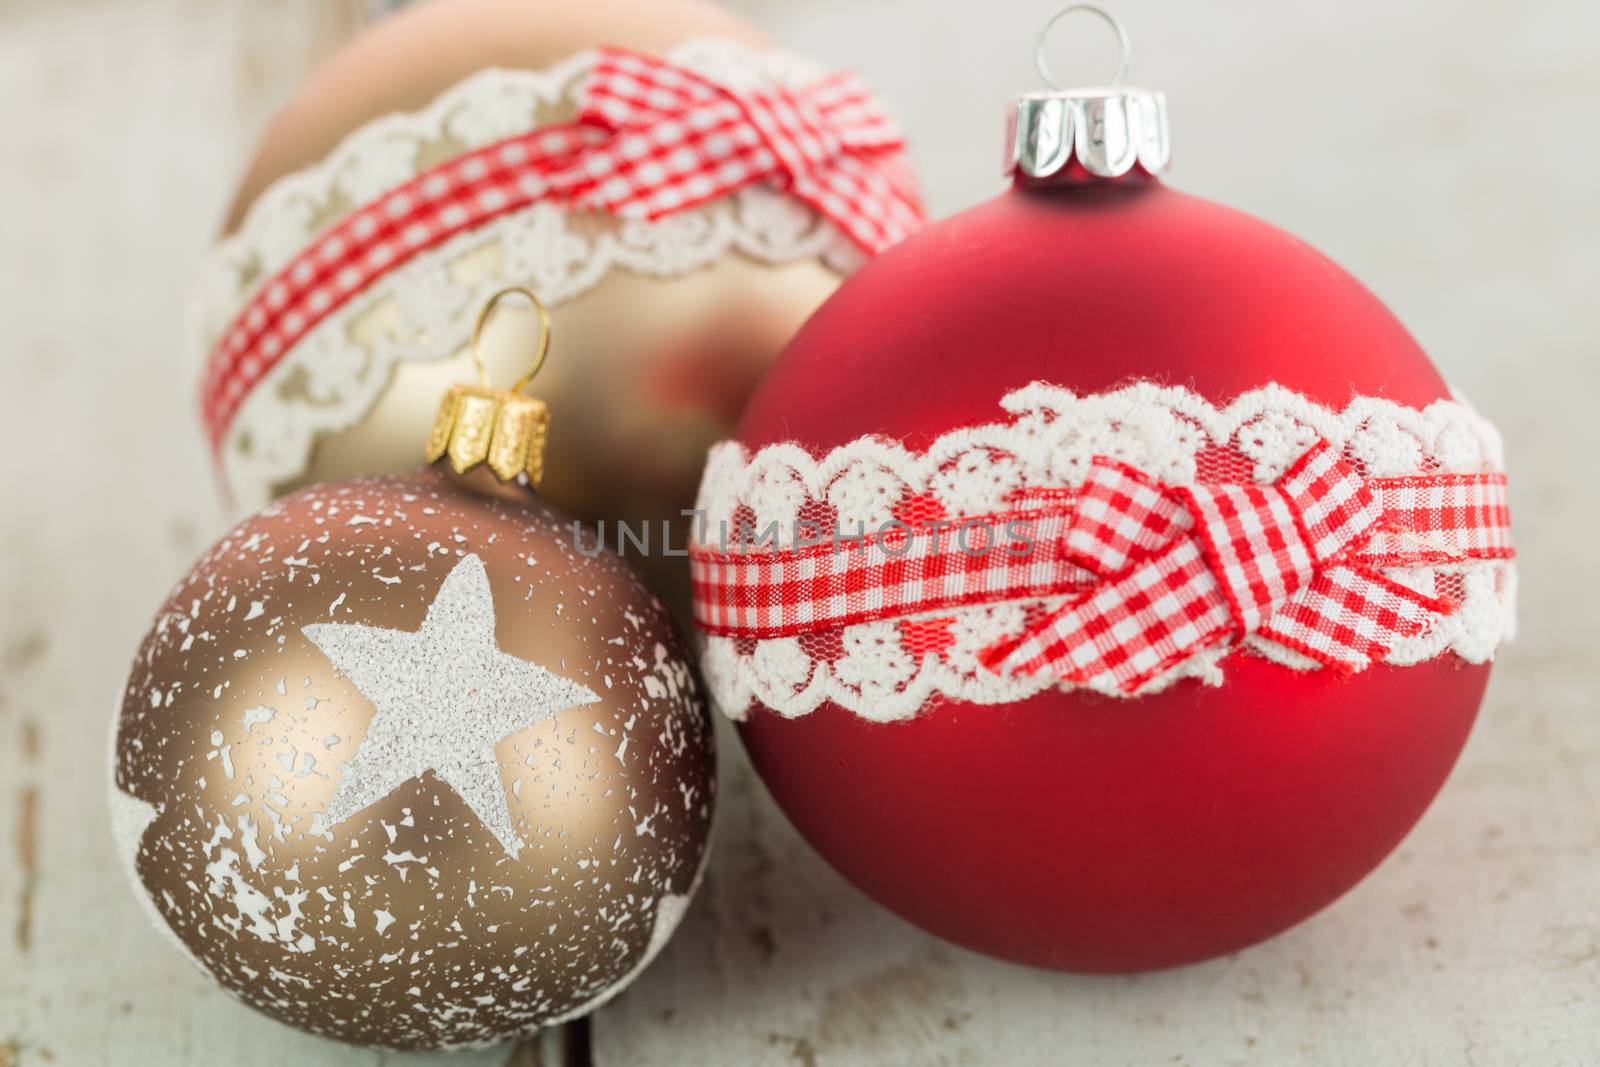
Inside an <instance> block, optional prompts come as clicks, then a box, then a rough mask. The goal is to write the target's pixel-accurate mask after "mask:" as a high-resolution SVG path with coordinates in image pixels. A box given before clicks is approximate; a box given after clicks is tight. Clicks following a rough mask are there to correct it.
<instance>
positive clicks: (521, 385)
mask: <svg viewBox="0 0 1600 1067" xmlns="http://www.w3.org/2000/svg"><path fill="white" fill-rule="evenodd" d="M508 296H524V297H527V299H528V302H529V303H530V304H532V305H533V309H534V310H535V311H537V312H538V313H539V347H538V350H537V351H536V352H534V355H533V366H532V367H530V368H528V372H527V373H526V374H524V375H523V376H522V377H520V378H518V379H517V384H516V385H513V386H512V387H511V391H512V392H513V393H520V392H522V390H523V389H525V388H527V385H528V383H529V382H531V381H533V376H534V375H536V374H538V373H539V368H540V367H543V366H544V357H545V356H546V354H548V353H549V351H550V309H549V308H547V307H545V306H544V301H543V300H540V299H539V298H538V296H536V295H535V294H534V292H533V290H531V289H525V288H523V287H522V286H520V285H513V286H510V287H508V288H505V289H502V290H500V291H499V292H498V293H495V294H494V295H493V296H491V297H490V298H489V299H488V301H487V302H486V303H485V304H484V305H483V308H482V310H480V311H479V312H478V321H477V322H475V323H474V324H473V326H472V362H473V363H475V364H476V365H477V367H478V381H479V382H481V383H482V384H483V385H485V386H488V384H489V371H488V368H487V367H486V366H485V365H484V362H483V329H484V327H485V326H487V325H488V324H489V317H490V316H491V315H493V314H494V309H495V306H496V305H498V304H499V303H500V301H501V300H503V299H505V298H506V297H508Z"/></svg>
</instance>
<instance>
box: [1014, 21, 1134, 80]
mask: <svg viewBox="0 0 1600 1067" xmlns="http://www.w3.org/2000/svg"><path fill="white" fill-rule="evenodd" d="M1077 11H1083V12H1086V13H1087V14H1090V15H1095V16H1097V17H1098V18H1099V19H1100V20H1101V21H1103V22H1104V23H1105V24H1106V25H1107V26H1110V27H1111V29H1112V31H1113V32H1115V33H1116V35H1117V43H1118V44H1119V45H1120V46H1121V49H1122V53H1121V56H1120V57H1119V59H1118V62H1117V74H1116V77H1114V78H1112V79H1111V85H1110V87H1111V88H1113V89H1115V88H1117V87H1118V86H1120V85H1121V84H1122V80H1123V79H1124V78H1126V77H1127V76H1128V61H1129V60H1130V59H1131V58H1132V56H1133V42H1132V41H1131V40H1129V38H1128V30H1127V28H1126V27H1125V26H1123V25H1122V23H1120V22H1118V21H1117V17H1116V16H1115V15H1113V14H1111V12H1109V11H1107V10H1106V9H1105V8H1103V7H1096V6H1095V5H1094V4H1068V5H1067V6H1066V7H1063V8H1061V9H1059V10H1057V11H1056V13H1055V14H1054V15H1051V16H1050V17H1049V18H1047V19H1045V21H1044V25H1043V26H1041V27H1039V36H1038V37H1036V38H1035V39H1034V42H1033V66H1034V69H1036V70H1037V71H1038V72H1039V77H1041V78H1043V79H1044V83H1045V84H1046V85H1048V86H1049V87H1050V88H1052V89H1055V90H1057V91H1059V90H1061V89H1062V88H1063V86H1062V85H1061V84H1060V83H1059V82H1057V81H1056V79H1055V75H1053V74H1051V73H1050V64H1049V62H1047V61H1046V60H1045V58H1044V46H1045V45H1046V44H1047V43H1048V42H1049V40H1050V31H1051V30H1053V29H1055V26H1056V23H1058V22H1060V21H1061V20H1062V19H1064V18H1066V17H1067V16H1068V15H1071V14H1073V13H1074V12H1077Z"/></svg>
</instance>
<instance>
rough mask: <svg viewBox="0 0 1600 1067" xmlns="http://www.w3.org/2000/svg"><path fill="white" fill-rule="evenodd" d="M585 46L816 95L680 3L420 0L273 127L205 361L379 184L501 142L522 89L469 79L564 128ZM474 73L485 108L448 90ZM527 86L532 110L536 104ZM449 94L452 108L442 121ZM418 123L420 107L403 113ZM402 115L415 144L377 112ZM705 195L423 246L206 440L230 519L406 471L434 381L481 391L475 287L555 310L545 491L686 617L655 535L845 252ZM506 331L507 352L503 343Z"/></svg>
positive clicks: (353, 50)
mask: <svg viewBox="0 0 1600 1067" xmlns="http://www.w3.org/2000/svg"><path fill="white" fill-rule="evenodd" d="M601 46H622V47H626V48H631V49H635V50H640V51H644V52H648V53H651V54H655V55H659V56H663V57H668V58H672V59H674V60H675V61H682V62H684V63H685V64H687V65H691V66H694V67H695V68H696V69H699V70H701V71H702V72H704V73H707V74H708V75H709V76H713V77H721V78H723V80H724V81H727V80H741V79H747V78H749V77H750V76H751V74H752V72H757V73H759V74H761V76H762V77H764V78H769V79H772V78H775V79H777V80H779V81H787V82H788V83H789V84H799V83H800V82H803V81H806V80H809V79H810V78H811V77H812V75H811V74H810V73H809V72H808V71H807V68H808V66H810V65H809V64H807V63H806V62H805V61H802V60H799V59H798V58H797V57H792V56H786V55H783V54H781V53H778V52H776V51H775V50H773V48H772V46H771V44H770V43H769V42H768V41H767V40H766V39H765V38H764V37H763V36H762V35H761V34H759V33H758V32H757V31H755V30H754V29H753V28H751V27H750V26H748V25H747V24H746V23H744V22H743V21H742V20H740V19H738V18H736V17H734V16H732V15H730V14H728V13H727V12H725V11H722V10H720V9H718V8H716V7H714V6H712V5H710V4H704V3H699V2H695V0H587V2H584V3H570V2H568V0H431V2H425V3H420V4H417V5H416V6H414V7H408V8H406V9H403V10H402V11H400V12H399V13H397V14H395V15H393V16H391V17H389V18H387V19H384V20H382V21H381V22H379V23H377V24H376V25H374V26H372V27H371V28H369V29H368V30H366V31H365V32H364V34H363V35H362V36H361V37H359V38H358V39H357V40H355V41H353V42H352V43H351V44H350V45H348V46H347V47H346V48H345V49H344V50H343V51H342V52H341V53H339V54H337V55H336V56H334V57H333V58H332V59H331V60H330V61H329V62H328V63H327V64H326V65H325V66H324V67H323V68H322V69H321V70H320V71H318V72H317V73H316V74H315V75H314V76H313V77H312V78H311V79H310V80H309V81H308V82H307V83H306V85H305V87H304V88H303V89H302V91H301V92H300V93H299V94H298V95H297V96H296V97H295V98H294V99H293V100H292V101H291V102H290V103H289V104H288V105H286V106H285V107H284V109H283V110H282V112H281V113H280V114H279V115H278V117H277V119H276V120H275V121H274V122H273V124H272V126H271V128H270V129H269V131H268V133H267V136H266V138H265V140H264V141H263V144H262V146H261V149H260V151H259V153H258V154H257V157H256V159H255V161H254V163H253V164H252V165H251V167H250V168H249V171H248V173H247V175H246V177H245V179H244V181H243V183H242V185H241V187H240V189H239V192H238V195H237V197H236V198H235V201H234V203H233V206H232V209H231V211H230V213H229V217H228V221H227V230H228V234H227V236H226V238H225V240H224V242H223V244H222V245H221V246H220V247H219V249H218V252H217V254H216V256H215V257H214V260H213V263H212V266H211V268H210V269H209V270H208V272H207V278H206V280H205V283H204V291H203V293H202V305H203V306H202V315H201V319H202V322H201V330H200V333H201V336H200V338H199V340H200V347H201V348H202V350H203V351H209V349H210V348H211V347H212V346H214V345H215V344H216V342H217V339H218V337H219V336H220V335H221V334H222V332H223V329H224V327H225V326H226V325H227V322H228V321H229V320H230V319H231V317H232V316H233V315H235V314H237V313H238V310H239V308H240V307H241V306H242V304H243V302H244V300H245V299H246V298H248V296H249V295H250V293H251V291H252V289H253V287H255V286H256V285H258V284H260V282H261V280H262V279H263V278H264V277H267V276H269V275H270V274H271V273H272V272H273V271H275V270H277V269H280V268H281V267H282V266H283V265H284V264H285V263H286V262H287V261H288V259H289V257H290V256H292V255H293V253H294V252H296V251H298V249H299V248H301V247H303V246H304V245H305V244H307V243H308V242H309V240H310V238H311V237H313V236H314V235H316V234H317V233H319V232H321V231H322V230H324V229H325V228H326V227H328V226H330V225H332V224H334V223H337V222H338V221H339V220H340V218H341V217H343V216H344V215H345V214H346V213H348V212H350V211H351V210H353V209H355V208H356V207H358V206H359V205H360V204H362V203H365V202H367V201H368V200H370V199H371V198H372V197H373V196H375V195H378V194H380V193H382V192H383V191H385V190H386V189H388V188H390V187H391V186H392V185H393V184H394V183H395V180H396V179H399V180H405V179H408V178H410V177H413V176H415V175H416V174H417V173H419V172H420V171H421V170H423V169H425V168H426V167H428V166H431V165H434V164H437V163H438V162H441V161H443V160H447V159H449V158H451V157H453V156H455V155H458V154H460V153H461V152H462V151H464V150H466V149H468V148H470V147H474V146H479V145H482V144H485V143H490V142H492V141H494V140H496V139H498V136H503V135H504V134H505V132H506V130H512V129H515V125H514V124H512V125H506V123H507V118H506V116H507V113H508V110H509V109H510V107H511V105H508V104H507V103H506V99H507V98H508V97H509V96H511V95H514V94H508V93H497V92H496V91H494V89H493V87H490V86H485V85H483V84H482V75H481V72H483V71H485V70H488V69H490V68H502V69H505V70H510V71H518V72H546V73H549V74H550V75H551V84H552V85H553V84H555V83H556V82H561V83H562V84H563V85H564V86H565V87H566V88H565V90H564V92H565V93H566V95H565V96H562V94H560V93H557V94H555V97H551V96H549V95H548V94H547V95H546V96H543V97H540V99H539V101H538V103H537V105H536V106H535V107H534V111H535V112H536V114H535V115H534V116H532V118H533V123H531V124H536V125H539V126H544V125H547V124H551V123H558V122H564V121H567V120H569V119H570V118H571V117H572V114H573V105H572V100H571V93H572V92H573V91H574V90H572V88H571V87H572V84H573V83H574V82H575V80H576V74H575V73H574V72H573V71H571V70H568V71H567V73H566V74H565V75H564V76H558V75H557V74H556V73H553V72H558V71H561V70H563V69H565V68H563V66H562V65H563V64H568V65H569V66H570V64H572V63H574V62H578V63H581V62H582V57H583V56H584V55H587V54H592V53H591V52H590V51H589V50H592V49H595V48H598V47H601ZM702 46H704V47H702ZM815 70H816V76H818V77H820V76H821V74H823V73H825V72H823V71H822V69H821V68H815ZM724 74H726V75H727V77H723V75H724ZM475 77H476V78H478V79H479V80H478V83H477V91H476V92H467V93H465V94H464V95H463V86H464V85H466V86H467V87H468V88H471V84H472V83H473V82H474V78H475ZM519 85H520V88H519V89H518V91H519V92H526V93H527V94H528V95H529V98H530V99H532V98H533V97H536V96H539V94H541V93H547V90H548V88H549V87H548V86H545V87H538V86H535V87H534V88H531V89H530V88H529V87H528V85H526V84H522V83H519ZM449 94H456V99H457V100H458V105H452V106H450V107H447V108H445V109H444V110H443V111H438V110H437V109H439V107H440V101H441V98H442V97H445V96H448V95H449ZM430 107H431V108H434V109H436V113H435V114H433V115H432V116H431V117H430V118H429V119H427V120H425V121H421V120H416V116H418V115H421V114H423V113H424V112H426V111H427V109H429V108H430ZM407 114H409V115H411V116H412V117H413V121H412V122H411V124H410V125H409V126H408V125H406V124H404V123H399V124H397V123H396V120H395V119H394V117H393V116H395V115H407ZM525 118H526V116H525ZM528 125H530V123H527V122H525V123H524V128H526V127H527V126H528ZM723 200H725V201H728V202H727V203H724V202H722V201H715V202H712V203H711V204H708V205H703V206H702V207H700V208H696V209H694V210H693V211H688V212H684V213H683V215H682V216H671V217H668V218H667V219H665V220H663V221H662V222H660V223H652V224H648V225H640V224H628V225H624V224H622V223H620V222H619V220H617V219H615V218H611V217H607V216H604V215H600V214H598V213H594V212H590V213H586V214H573V215H570V216H562V217H559V218H558V217H556V216H554V215H551V214H546V215H540V214H538V213H532V214H530V215H528V216H526V217H522V216H517V217H508V218H507V219H506V220H505V221H503V222H497V223H496V224H495V225H494V226H493V227H491V228H487V229H486V231H485V233H484V234H482V235H480V236H481V237H482V239H481V240H464V241H459V240H458V241H456V242H453V243H452V244H450V245H446V246H442V247H441V248H439V249H436V250H432V251H430V252H428V253H426V254H425V256H424V258H431V259H432V260H434V263H433V266H432V267H431V268H429V269H430V270H432V271H433V273H434V277H433V278H431V279H429V278H422V277H420V276H418V275H420V274H421V273H423V272H421V271H417V270H413V271H412V272H411V275H409V276H408V277H410V280H409V282H405V283H403V285H402V287H401V288H398V289H395V290H394V291H392V292H391V291H389V289H388V288H386V285H387V282H385V283H379V284H375V285H374V286H373V287H372V289H371V291H370V292H367V293H363V294H361V296H360V297H359V298H358V299H356V300H353V301H352V302H351V304H352V306H351V308H350V309H349V310H348V312H341V315H340V317H339V319H338V321H337V322H333V323H330V324H324V326H323V327H322V328H320V330H319V332H318V333H317V335H315V336H314V338H311V339H309V340H312V341H314V342H315V343H302V344H301V345H299V346H297V348H296V349H295V351H293V352H291V353H290V355H289V356H288V357H286V359H285V363H286V364H294V365H293V366H280V367H278V368H277V369H276V371H275V373H274V374H273V375H271V376H269V377H268V378H267V379H265V380H263V382H262V383H261V385H260V386H259V387H257V388H256V390H255V392H254V394H252V396H251V397H250V398H249V399H248V400H247V401H246V403H245V405H244V406H243V407H242V408H241V412H240V416H239V418H238V419H237V420H236V422H235V424H234V426H233V427H232V428H231V429H230V431H229V433H228V434H227V435H226V436H225V437H224V439H223V440H222V441H221V442H220V445H219V449H220V451H219V456H218V458H219V471H220V476H221V482H222V483H223V486H224V489H225V491H226V493H227V494H228V495H229V496H230V497H231V503H232V506H233V507H234V509H235V511H238V512H242V511H247V510H250V509H253V508H256V507H259V506H261V505H262V504H263V503H265V502H266V501H267V500H269V499H271V498H273V497H275V496H277V495H280V494H282V493H285V492H289V491H292V490H294V489H297V488H300V487H302V486H306V485H310V484H314V483H317V482H320V481H325V480H329V479H336V478H341V477H345V476H348V475H351V474H356V473H381V472H388V471H403V470H407V469H409V468H411V467H412V466H414V465H415V463H416V462H417V453H416V441H415V427H416V426H417V425H419V424H425V423H426V420H427V419H428V418H429V416H430V415H431V412H432V410H433V407H434V404H435V403H436V401H437V397H438V395H439V393H440V391H441V388H442V387H443V386H444V385H446V384H448V383H450V382H454V381H463V380H468V379H470V378H471V377H473V374H474V372H473V370H472V368H471V365H470V362H469V359H468V356H467V352H466V348H465V341H466V335H467V327H468V322H469V316H470V311H471V308H473V307H475V306H476V305H477V304H478V303H480V302H481V299H482V297H483V295H484V294H485V293H486V292H488V291H491V290H492V289H495V288H499V287H501V286H504V285H521V286H527V287H529V288H531V289H533V290H534V291H536V292H538V293H539V295H540V296H541V297H542V298H544V299H545V301H546V303H548V304H550V305H551V307H552V309H553V311H554V315H555V318H556V323H557V332H558V334H559V335H560V337H561V339H562V340H561V343H562V346H563V356H562V358H561V360H560V361H559V364H558V366H556V367H552V369H551V371H550V372H549V373H548V374H547V375H546V377H545V378H544V379H542V380H541V383H540V384H541V393H542V395H544V396H545V397H547V398H548V399H549V401H550V403H551V405H552V407H554V408H556V409H558V410H560V411H562V412H563V418H562V419H561V421H560V423H559V425H558V426H557V427H556V428H555V429H554V430H553V436H552V440H551V448H552V451H553V453H554V454H557V455H560V456H561V457H563V463H562V465H560V466H559V468H558V469H557V470H555V471H553V472H552V476H551V477H550V479H549V480H548V482H547V483H546V484H545V486H544V491H545V493H546V494H547V495H548V497H549V498H550V500H551V501H552V502H553V503H555V504H556V505H557V506H559V507H561V508H563V509H564V510H566V511H568V512H570V513H571V514H573V515H574V516H576V517H578V518H580V519H582V520H586V521H589V522H594V521H598V520H612V521H613V522H614V521H616V520H622V521H626V522H629V523H631V524H633V525H634V526H636V527H637V526H640V525H642V524H644V523H646V522H648V524H649V527H650V529H651V536H652V539H653V541H654V545H653V548H652V551H651V553H650V555H649V557H648V558H643V559H636V560H635V561H634V562H636V563H637V564H638V565H639V566H640V567H641V568H642V569H643V570H644V571H645V573H646V578H647V580H648V581H649V582H650V584H651V585H652V587H653V588H654V589H655V590H656V591H657V592H658V593H659V594H661V595H662V596H663V598H664V599H665V600H666V601H668V603H669V604H672V605H673V606H675V607H681V606H682V605H683V604H684V603H686V594H687V581H688V577H687V568H686V567H685V566H684V565H683V560H682V559H681V558H677V557H665V556H663V555H662V553H661V550H660V539H661V523H662V521H663V520H665V521H668V522H671V523H673V524H674V526H675V527H676V528H677V529H678V530H679V531H680V534H679V535H678V537H677V544H678V545H680V546H681V544H682V536H681V531H682V529H683V528H684V526H685V522H684V520H682V519H681V518H680V511H681V510H682V509H684V508H688V507H691V506H692V504H693V499H694V492H695V488H696V486H697V484H698V480H699V475H700V471H701V469H702V466H703V462H704V456H705V452H706V450H707V448H708V447H709V446H710V445H711V444H713V443H714V442H716V441H717V440H720V439H723V438H725V437H726V436H728V434H729V433H730V432H731V431H732V428H733V426H734V423H735V420H736V419H737V417H738V415H739V414H740V412H741V411H742V409H743V405H744V401H745V399H746V397H747V396H748V395H749V393H750V392H751V391H752V390H753V388H754V387H755V385H756V383H757V382H758V381H759V380H760V378H761V376H762V374H763V373H764V371H765V369H766V367H767V366H768V364H769V363H770V361H771V360H772V359H773V358H774V357H775V355H776V354H777V352H778V350H779V349H780V348H781V347H782V346H783V344H784V343H785V342H786V341H787V340H788V339H789V337H790V336H792V334H793V333H794V331H795V330H796V329H797V328H798V326H799V325H800V323H801V322H803V321H804V320H805V318H806V317H807V316H808V315H809V314H810V312H811V311H812V310H813V309H814V308H815V307H816V306H817V305H818V304H820V303H821V301H822V300H824V299H825V298H826V297H827V296H828V295H830V294H831V292H832V291H833V289H834V288H835V287H836V285H837V284H838V282H839V280H840V279H841V276H842V273H843V271H845V270H848V269H850V268H852V267H853V266H854V265H856V264H857V263H859V261H860V259H861V258H862V253H861V252H860V250H859V249H858V248H856V246H854V245H851V244H849V242H848V241H845V240H843V239H842V237H841V236H840V235H839V234H838V233H837V231H835V230H834V229H833V227H832V226H831V225H830V224H828V223H827V222H826V221H825V220H822V219H821V218H820V217H819V216H816V215H815V214H814V213H812V212H811V211H810V210H809V209H808V208H806V207H805V205H803V204H801V203H799V202H798V201H796V200H793V199H792V198H788V197H785V196H782V195H781V194H779V193H777V192H776V191H774V190H771V189H768V188H762V189H750V190H742V191H740V192H739V193H737V194H734V195H733V196H731V197H725V198H723ZM408 269H409V268H408ZM396 284H397V285H401V284H402V283H396ZM422 307H428V308H429V309H430V312H429V314H428V315H427V316H421V315H419V313H418V311H417V309H418V308H422ZM401 310H403V312H404V313H403V314H400V311H401ZM397 315H398V316H399V317H397ZM506 319H507V321H508V323H511V322H512V320H514V319H515V316H514V315H507V316H506ZM501 332H502V333H508V334H512V335H515V334H516V330H515V327H514V325H508V326H506V328H505V329H504V330H502V331H501ZM524 351H525V348H524V345H523V343H522V338H520V337H516V336H513V337H512V338H511V339H510V340H509V342H506V341H504V340H503V339H501V338H498V337H495V336H491V337H490V338H488V340H487V343H486V345H485V353H486V357H487V361H488V362H489V365H490V367H489V370H490V375H491V377H496V378H498V377H503V376H504V375H505V374H506V373H508V372H509V371H513V370H514V369H515V368H516V365H517V363H518V361H519V360H520V359H521V358H522V356H521V353H523V352H524ZM608 540H611V541H612V542H613V543H614V542H615V527H613V532H612V534H611V535H610V536H609V537H608Z"/></svg>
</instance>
